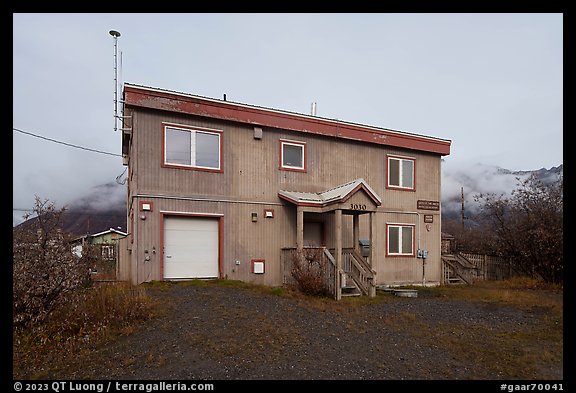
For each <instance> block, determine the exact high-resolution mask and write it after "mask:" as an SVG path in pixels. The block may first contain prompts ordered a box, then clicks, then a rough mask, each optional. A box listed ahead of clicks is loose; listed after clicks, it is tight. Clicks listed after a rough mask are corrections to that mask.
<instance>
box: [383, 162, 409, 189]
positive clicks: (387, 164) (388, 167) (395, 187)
mask: <svg viewBox="0 0 576 393" xmlns="http://www.w3.org/2000/svg"><path fill="white" fill-rule="evenodd" d="M390 158H395V159H399V160H409V161H412V163H413V164H412V167H413V168H414V171H413V178H412V183H413V184H412V187H400V186H394V185H390ZM386 188H387V189H389V190H398V191H410V192H416V158H415V157H407V156H400V155H395V154H386Z"/></svg>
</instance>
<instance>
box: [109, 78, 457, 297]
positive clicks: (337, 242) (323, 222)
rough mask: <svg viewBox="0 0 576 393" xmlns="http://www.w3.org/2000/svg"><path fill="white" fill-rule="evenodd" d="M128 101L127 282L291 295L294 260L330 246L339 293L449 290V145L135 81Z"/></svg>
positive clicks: (129, 86) (124, 268)
mask: <svg viewBox="0 0 576 393" xmlns="http://www.w3.org/2000/svg"><path fill="white" fill-rule="evenodd" d="M123 94H124V116H125V122H124V128H123V130H122V153H123V155H124V163H125V165H128V196H127V197H128V200H127V202H128V233H129V234H128V237H127V238H126V239H125V241H124V242H125V245H126V247H127V250H128V252H127V253H126V255H127V256H128V258H123V259H122V262H121V263H122V264H124V266H122V267H121V269H120V271H122V272H123V273H122V275H123V277H120V278H124V279H126V280H129V281H131V282H133V283H142V282H146V281H151V280H171V279H189V278H228V279H237V280H243V281H247V282H253V283H258V284H265V285H270V286H279V285H282V283H284V282H286V281H285V280H286V278H285V275H286V266H285V265H286V263H287V258H286V252H287V250H290V249H302V248H305V247H325V249H324V250H325V255H326V261H327V262H326V263H328V264H330V265H331V266H333V270H332V274H333V276H334V283H335V285H336V287H339V286H341V285H344V282H346V281H348V284H349V283H350V282H353V283H356V284H357V285H358V286H359V287H366V285H368V286H371V288H372V289H373V287H374V285H405V284H425V285H436V284H439V283H440V282H441V276H442V274H441V270H442V267H441V258H440V244H441V243H440V236H441V231H440V179H441V157H442V156H444V155H447V154H449V153H450V143H451V142H450V141H449V140H445V139H439V138H434V137H430V136H424V135H419V134H413V133H408V132H400V131H395V130H389V129H384V128H379V127H373V126H367V125H361V124H355V123H349V122H345V121H340V120H334V119H327V118H322V117H317V116H312V115H306V114H299V113H293V112H287V111H282V110H277V109H270V108H265V107H260V106H253V105H247V104H241V103H234V102H229V101H225V100H219V99H213V98H206V97H200V96H195V95H192V94H185V93H179V92H174V91H168V90H163V89H158V88H151V87H145V86H139V85H134V84H128V83H126V84H125V85H124V92H123ZM419 250H422V251H419ZM422 253H423V254H422ZM363 255H364V256H363ZM423 255H424V256H425V257H426V258H425V259H424V258H421V256H423ZM346 276H347V278H348V280H346ZM360 281H363V283H362V282H360ZM361 289H362V288H361ZM363 292H365V293H374V292H373V291H363ZM339 294H340V290H335V297H337V298H339V296H340V295H339Z"/></svg>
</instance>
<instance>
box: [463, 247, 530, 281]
mask: <svg viewBox="0 0 576 393" xmlns="http://www.w3.org/2000/svg"><path fill="white" fill-rule="evenodd" d="M459 254H460V255H462V256H464V257H465V258H466V259H468V260H469V261H470V262H471V263H472V264H473V265H474V266H475V267H476V268H477V277H476V280H506V279H508V278H511V277H515V276H518V275H520V274H519V273H518V272H516V271H515V270H514V269H513V268H512V264H511V261H510V258H506V257H498V256H494V255H485V254H471V253H465V252H461V253H459Z"/></svg>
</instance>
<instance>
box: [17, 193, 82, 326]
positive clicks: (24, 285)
mask: <svg viewBox="0 0 576 393" xmlns="http://www.w3.org/2000/svg"><path fill="white" fill-rule="evenodd" d="M64 210H65V209H64V208H62V209H56V207H55V206H54V203H51V202H48V200H44V201H42V200H41V199H40V198H38V197H36V204H35V207H34V213H35V214H36V215H37V217H35V218H34V219H30V220H27V221H26V222H25V223H23V224H21V225H19V226H18V227H16V228H14V229H13V233H12V243H13V253H12V263H13V284H12V291H13V308H12V309H13V323H14V325H15V326H16V327H20V326H25V325H30V324H36V323H40V322H42V321H43V320H44V319H45V318H46V317H47V315H48V314H50V312H51V311H52V310H53V309H54V307H55V306H56V305H57V304H58V303H59V302H65V301H66V297H67V296H68V294H69V293H70V292H71V291H72V290H74V289H75V288H78V287H80V286H82V285H83V284H85V283H86V282H87V281H89V270H88V266H87V264H86V261H85V260H84V259H81V258H80V259H79V258H77V257H76V256H74V254H73V253H72V250H71V247H70V243H69V241H70V235H68V234H66V233H64V232H62V230H61V229H60V223H61V218H62V214H63V213H64Z"/></svg>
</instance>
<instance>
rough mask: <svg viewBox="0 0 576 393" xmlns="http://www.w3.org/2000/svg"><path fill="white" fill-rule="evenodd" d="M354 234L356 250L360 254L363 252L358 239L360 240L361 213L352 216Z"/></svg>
mask: <svg viewBox="0 0 576 393" xmlns="http://www.w3.org/2000/svg"><path fill="white" fill-rule="evenodd" d="M352 234H353V236H352V238H353V239H354V246H353V247H354V250H355V251H356V252H357V253H358V254H361V252H360V245H359V244H358V241H359V240H360V215H358V214H354V215H353V216H352Z"/></svg>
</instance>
